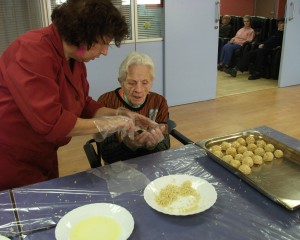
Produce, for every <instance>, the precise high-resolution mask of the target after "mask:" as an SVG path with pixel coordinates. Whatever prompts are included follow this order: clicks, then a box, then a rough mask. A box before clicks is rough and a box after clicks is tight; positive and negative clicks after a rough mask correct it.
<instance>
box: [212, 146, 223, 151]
mask: <svg viewBox="0 0 300 240" xmlns="http://www.w3.org/2000/svg"><path fill="white" fill-rule="evenodd" d="M210 150H211V151H212V152H214V151H222V148H221V146H219V145H213V146H212V147H211V149H210Z"/></svg>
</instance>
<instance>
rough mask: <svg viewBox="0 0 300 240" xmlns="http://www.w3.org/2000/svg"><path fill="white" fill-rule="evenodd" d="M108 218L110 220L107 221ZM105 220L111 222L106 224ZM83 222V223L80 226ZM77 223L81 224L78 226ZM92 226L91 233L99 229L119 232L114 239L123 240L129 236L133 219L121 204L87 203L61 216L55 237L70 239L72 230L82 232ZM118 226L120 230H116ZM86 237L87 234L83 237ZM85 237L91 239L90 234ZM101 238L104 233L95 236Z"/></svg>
mask: <svg viewBox="0 0 300 240" xmlns="http://www.w3.org/2000/svg"><path fill="white" fill-rule="evenodd" d="M109 219H110V220H111V221H107V220H109ZM101 222H103V223H105V224H103V223H101ZM107 222H111V223H112V224H109V225H107ZM84 223H85V225H84V226H82V224H84ZM78 224H79V225H81V227H80V228H79V227H78V226H79V225H78ZM104 225H105V227H104ZM116 226H117V227H116ZM92 227H94V228H93V229H94V231H93V233H95V232H97V231H100V230H101V229H102V230H105V231H107V232H108V233H109V234H111V233H116V232H119V233H120V234H119V235H120V237H118V238H116V240H125V239H128V238H129V236H130V235H131V233H132V231H133V227H134V220H133V217H132V215H131V214H130V212H129V211H128V210H126V209H125V208H123V207H121V206H118V205H115V204H111V203H93V204H88V205H84V206H82V207H78V208H75V209H74V210H72V211H70V212H68V213H67V214H66V215H65V216H63V217H62V218H61V219H60V221H59V222H58V224H57V226H56V229H55V237H56V239H57V240H66V239H68V240H72V238H71V235H72V231H77V232H80V231H81V233H82V232H85V231H86V230H90V229H91V228H92ZM118 228H120V231H116V229H118ZM95 229H96V231H95ZM77 236H78V234H77ZM86 237H88V236H85V237H84V238H86ZM74 239H76V238H74ZM86 239H89V240H92V238H91V237H90V236H89V237H88V238H86ZM102 239H103V240H105V237H104V234H101V236H98V237H97V240H102Z"/></svg>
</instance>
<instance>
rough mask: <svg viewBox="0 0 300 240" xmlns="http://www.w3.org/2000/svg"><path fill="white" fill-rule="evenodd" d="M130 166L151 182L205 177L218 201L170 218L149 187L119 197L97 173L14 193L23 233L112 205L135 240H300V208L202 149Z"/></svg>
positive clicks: (36, 237) (290, 141)
mask: <svg viewBox="0 0 300 240" xmlns="http://www.w3.org/2000/svg"><path fill="white" fill-rule="evenodd" d="M255 130H259V131H261V132H262V133H264V134H266V135H269V136H270V137H272V138H275V139H277V140H279V141H281V142H283V143H285V144H287V145H288V146H290V147H293V148H297V149H299V146H300V141H299V140H296V139H294V138H291V137H289V136H287V135H285V134H282V133H280V132H277V131H275V130H273V129H271V128H268V127H265V126H262V127H258V128H256V129H255ZM126 164H129V165H130V166H132V167H133V168H134V169H136V170H137V171H138V172H141V173H143V174H144V175H145V176H146V178H147V179H148V180H149V181H152V180H154V179H156V178H158V177H161V176H166V175H171V174H188V175H194V176H198V177H201V178H203V179H205V180H207V181H208V182H210V183H211V184H212V185H213V186H214V187H215V189H216V191H217V194H218V198H217V201H216V203H215V204H214V205H213V206H212V207H211V208H210V209H208V210H206V211H204V212H202V213H199V214H195V215H190V216H184V217H182V216H171V215H165V214H162V213H159V212H157V211H155V210H153V209H152V208H150V207H149V206H148V205H147V204H146V202H145V200H144V198H143V190H144V189H143V188H142V189H140V190H136V191H127V192H126V190H124V193H122V194H121V193H120V192H118V194H116V191H112V190H115V188H116V185H113V184H112V182H110V181H108V179H106V180H105V179H104V178H105V177H104V178H103V170H101V168H100V169H92V170H89V171H87V172H82V173H78V174H74V175H71V176H67V177H62V178H58V179H54V180H51V181H47V182H42V183H38V184H34V185H30V186H27V187H22V188H18V189H14V190H13V194H14V198H15V201H16V205H17V210H18V217H19V220H20V222H21V223H24V224H23V225H22V229H23V231H26V230H30V229H35V228H36V227H41V226H47V225H51V224H55V223H57V222H58V221H59V219H60V218H61V217H62V216H64V215H65V214H66V213H67V212H69V211H70V210H72V209H74V208H76V207H79V206H82V205H85V204H89V203H97V202H108V203H115V204H118V205H120V206H123V207H125V208H126V209H127V210H129V211H130V212H131V214H132V215H133V218H134V221H135V226H134V230H133V233H132V235H131V236H130V238H129V239H130V240H152V239H153V240H173V239H184V240H189V239H191V240H195V239H218V240H221V239H226V240H227V239H233V240H234V239H238V240H240V239H284V240H286V239H289V240H292V239H295V240H296V239H297V240H298V239H300V209H297V210H295V211H289V210H287V209H285V208H284V207H282V206H280V205H278V204H276V203H275V202H273V201H271V200H270V199H268V198H267V197H265V196H264V195H262V194H261V193H259V192H258V191H257V190H255V189H254V188H252V187H251V186H250V185H248V184H247V183H245V182H244V181H242V180H240V179H239V178H238V177H237V176H235V175H233V174H231V173H230V172H229V171H227V170H226V169H225V168H223V167H222V166H220V165H219V164H217V163H216V162H214V161H212V160H211V159H210V158H208V157H207V156H206V154H205V152H203V150H201V149H200V148H199V147H197V146H196V145H193V144H190V145H186V146H182V147H179V148H176V149H171V150H168V151H163V152H159V153H155V154H151V155H147V156H143V157H139V158H136V159H131V160H128V161H126ZM144 180H145V179H144ZM146 183H147V182H145V183H144V184H146ZM140 184H143V183H140ZM127 187H128V186H127ZM127 187H126V189H127ZM119 191H120V189H119ZM7 222H9V220H8V221H7ZM2 223H3V222H2ZM15 239H17V238H15ZM23 239H26V240H27V239H30V240H41V239H42V240H48V239H49V240H53V239H55V229H54V228H52V229H49V230H45V231H41V232H35V233H32V234H29V235H27V236H24V238H23Z"/></svg>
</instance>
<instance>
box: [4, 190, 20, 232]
mask: <svg viewBox="0 0 300 240" xmlns="http://www.w3.org/2000/svg"><path fill="white" fill-rule="evenodd" d="M15 214H16V211H15V208H14V206H13V203H12V201H11V191H2V192H0V235H1V234H2V233H5V232H6V231H9V232H18V227H17V224H16V219H15Z"/></svg>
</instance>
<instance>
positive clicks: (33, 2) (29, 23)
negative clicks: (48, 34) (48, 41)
mask: <svg viewBox="0 0 300 240" xmlns="http://www.w3.org/2000/svg"><path fill="white" fill-rule="evenodd" d="M42 26H43V17H42V12H41V6H40V0H0V54H2V52H3V51H4V50H5V49H6V48H7V46H8V45H9V44H10V43H11V42H13V41H14V40H15V39H16V38H17V37H18V36H19V35H21V34H23V33H24V32H26V31H28V30H30V29H35V28H40V27H42Z"/></svg>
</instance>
